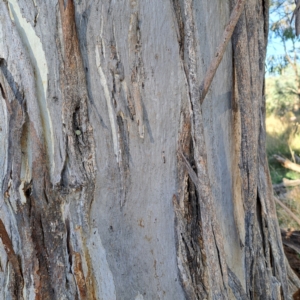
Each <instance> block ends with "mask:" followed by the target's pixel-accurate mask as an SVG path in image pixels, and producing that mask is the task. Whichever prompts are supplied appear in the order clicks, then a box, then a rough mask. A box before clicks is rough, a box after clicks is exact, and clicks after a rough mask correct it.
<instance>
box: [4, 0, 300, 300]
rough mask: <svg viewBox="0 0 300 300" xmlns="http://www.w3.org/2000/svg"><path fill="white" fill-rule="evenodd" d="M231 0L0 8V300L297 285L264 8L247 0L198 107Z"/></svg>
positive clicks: (277, 289)
mask: <svg viewBox="0 0 300 300" xmlns="http://www.w3.org/2000/svg"><path fill="white" fill-rule="evenodd" d="M233 5H234V1H232V3H231V2H228V1H226V2H224V1H218V0H210V1H206V0H203V1H193V0H172V1H171V0H170V1H161V0H152V1H139V0H131V1H116V0H110V1H102V0H97V1H88V0H78V1H75V0H74V1H73V0H67V1H64V0H59V1H40V0H33V1H24V0H19V1H17V0H8V1H3V0H1V1H0V67H1V72H0V90H1V93H0V99H1V105H0V141H1V147H0V165H1V167H0V180H1V183H2V184H1V198H0V200H1V203H0V237H1V242H0V262H1V265H0V266H1V268H0V298H1V299H105V300H110V299H137V300H140V299H172V300H173V299H174V300H176V299H290V296H291V294H292V293H293V292H294V291H295V289H296V288H299V287H300V283H299V280H298V279H297V278H296V277H295V276H294V274H293V273H292V271H291V270H290V268H289V266H288V264H287V263H286V260H285V257H284V253H283V249H282V244H281V237H280V232H279V227H278V222H277V218H276V211H275V204H274V200H273V196H272V185H271V181H270V176H269V171H268V165H267V160H266V157H265V128H264V86H263V82H264V79H263V78H264V58H265V50H266V43H267V30H268V21H267V18H268V17H267V14H268V1H256V0H249V1H247V3H246V6H245V9H244V12H243V13H242V16H241V18H240V21H239V23H238V25H237V27H236V30H235V32H234V36H233V39H232V44H230V45H229V47H228V49H227V51H226V53H225V55H224V57H223V60H222V63H221V65H220V66H219V69H218V71H217V73H216V75H215V78H214V80H213V83H212V86H211V89H210V91H209V93H208V95H207V96H206V98H205V100H204V103H203V104H202V105H200V100H199V92H200V90H199V88H200V83H201V81H202V80H203V77H204V75H205V72H206V70H207V68H208V66H209V64H210V61H211V59H212V56H213V55H214V52H215V49H216V47H217V45H218V44H219V41H220V38H221V37H222V35H223V29H224V26H225V25H226V23H227V22H228V19H229V16H230V12H231V9H232V7H233ZM180 153H182V154H180ZM182 155H183V157H184V158H186V162H185V159H184V158H183V157H182ZM190 177H191V178H190ZM192 177H194V180H193V179H192Z"/></svg>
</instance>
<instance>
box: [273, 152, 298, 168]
mask: <svg viewBox="0 0 300 300" xmlns="http://www.w3.org/2000/svg"><path fill="white" fill-rule="evenodd" d="M273 157H274V158H275V159H276V160H277V161H278V162H279V163H281V165H282V166H283V167H285V168H287V169H290V170H292V171H295V172H298V173H300V165H298V164H294V163H293V162H291V161H290V160H289V159H287V158H284V157H282V156H280V155H276V154H274V155H273Z"/></svg>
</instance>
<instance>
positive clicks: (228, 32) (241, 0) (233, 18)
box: [200, 0, 246, 104]
mask: <svg viewBox="0 0 300 300" xmlns="http://www.w3.org/2000/svg"><path fill="white" fill-rule="evenodd" d="M245 3H246V0H238V1H237V2H236V4H235V6H234V8H233V10H232V13H231V15H230V19H229V22H228V24H227V26H226V28H225V30H224V33H223V37H222V39H221V43H220V44H219V46H218V48H217V52H216V54H215V57H214V59H213V60H212V62H211V64H210V66H209V68H208V70H207V72H206V74H205V77H204V79H203V81H202V83H201V85H200V103H201V104H202V103H203V101H204V99H205V97H206V94H207V92H208V89H209V87H210V85H211V83H212V80H213V78H214V76H215V74H216V71H217V69H218V67H219V65H220V63H221V61H222V58H223V56H224V53H225V50H226V47H227V45H228V43H229V41H230V39H231V37H232V34H233V31H234V29H235V26H236V23H237V22H238V20H239V18H240V15H241V13H242V11H243V8H244V5H245Z"/></svg>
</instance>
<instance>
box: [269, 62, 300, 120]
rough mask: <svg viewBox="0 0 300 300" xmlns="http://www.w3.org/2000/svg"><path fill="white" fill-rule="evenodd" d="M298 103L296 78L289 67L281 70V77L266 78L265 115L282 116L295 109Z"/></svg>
mask: <svg viewBox="0 0 300 300" xmlns="http://www.w3.org/2000/svg"><path fill="white" fill-rule="evenodd" d="M299 71H300V70H299ZM298 103H299V95H298V87H297V78H296V75H295V73H294V71H293V70H292V67H291V66H288V67H285V68H283V69H282V70H281V75H277V76H272V77H267V78H266V110H267V114H271V113H273V114H277V115H280V116H283V115H284V114H285V113H286V112H288V111H293V110H295V108H296V109H297V105H298Z"/></svg>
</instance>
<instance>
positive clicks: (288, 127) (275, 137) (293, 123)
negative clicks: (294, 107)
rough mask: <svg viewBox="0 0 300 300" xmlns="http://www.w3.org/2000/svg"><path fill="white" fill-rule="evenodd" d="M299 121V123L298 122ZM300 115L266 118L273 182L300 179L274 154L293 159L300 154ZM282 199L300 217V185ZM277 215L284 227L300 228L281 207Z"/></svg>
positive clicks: (290, 190) (298, 175) (289, 190)
mask: <svg viewBox="0 0 300 300" xmlns="http://www.w3.org/2000/svg"><path fill="white" fill-rule="evenodd" d="M298 122H299V123H298ZM298 124H300V116H295V115H294V114H293V113H291V112H289V113H287V114H286V115H285V116H283V117H279V116H275V115H270V116H268V117H267V120H266V128H267V144H266V150H267V155H268V159H269V166H270V173H271V177H272V182H273V184H275V183H280V182H282V180H283V178H287V179H300V174H299V173H296V172H293V171H290V170H288V169H285V168H283V167H282V166H281V165H280V164H279V163H278V162H277V161H276V160H275V159H273V155H274V154H281V155H282V156H285V157H287V158H288V159H290V160H293V153H294V154H296V155H298V156H300V128H298V127H299V125H298ZM279 198H280V200H281V201H282V202H283V203H284V204H285V205H286V206H288V207H289V208H290V209H291V210H292V211H293V212H294V213H295V214H296V215H297V216H299V217H300V187H294V188H289V189H288V191H287V193H286V194H284V195H281V196H280V197H279ZM276 207H277V216H278V220H279V224H280V226H281V227H282V228H286V229H288V228H294V229H298V230H299V229H300V226H299V225H298V224H297V223H296V222H295V221H293V220H292V219H291V217H290V216H289V215H288V214H287V213H286V212H285V211H284V210H283V209H282V208H281V207H280V206H278V205H277V206H276Z"/></svg>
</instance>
